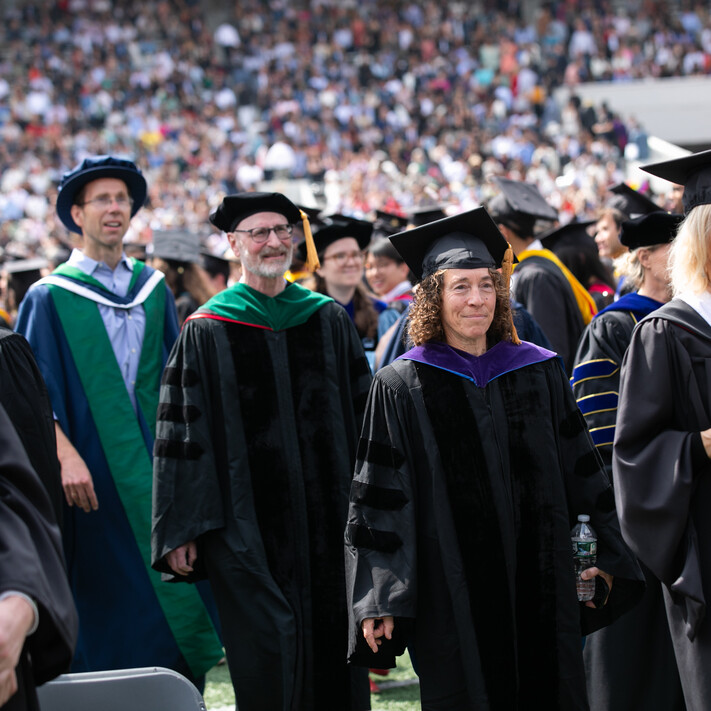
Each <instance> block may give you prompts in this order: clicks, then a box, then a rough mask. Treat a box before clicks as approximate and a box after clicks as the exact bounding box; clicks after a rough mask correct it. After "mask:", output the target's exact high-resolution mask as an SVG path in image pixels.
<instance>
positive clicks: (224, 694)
mask: <svg viewBox="0 0 711 711" xmlns="http://www.w3.org/2000/svg"><path fill="white" fill-rule="evenodd" d="M373 679H374V680H375V683H376V684H378V686H380V687H381V688H382V691H381V692H380V693H379V694H373V695H372V696H371V704H372V707H373V711H419V708H420V689H419V686H418V685H417V683H414V684H409V685H407V686H397V687H395V688H392V689H388V688H387V686H388V684H390V683H392V682H403V681H412V680H416V679H417V677H416V676H415V672H414V671H413V670H412V664H410V657H409V656H407V653H405V655H404V656H402V657H399V658H398V667H397V669H392V670H391V671H390V674H389V675H388V676H386V677H382V676H375V675H373ZM383 687H385V688H383ZM204 697H205V706H207V710H208V711H230V710H233V709H234V705H235V696H234V692H233V691H232V684H231V683H230V675H229V672H228V671H227V665H223V666H220V667H215V668H214V669H212V670H211V671H210V672H209V673H208V675H207V684H206V685H205V694H204Z"/></svg>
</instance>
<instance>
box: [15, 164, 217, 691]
mask: <svg viewBox="0 0 711 711" xmlns="http://www.w3.org/2000/svg"><path fill="white" fill-rule="evenodd" d="M145 197H146V181H145V179H144V178H143V175H142V174H141V172H140V171H139V169H138V168H137V167H136V166H135V165H134V163H132V162H131V161H129V160H125V159H122V158H117V157H113V156H93V157H89V158H86V159H85V160H84V161H82V163H81V164H79V165H78V166H77V167H76V168H75V169H74V170H72V171H71V172H69V173H67V174H65V175H64V177H63V178H62V181H61V184H60V187H59V194H58V196H57V214H58V216H59V218H60V220H61V221H62V222H63V223H64V225H65V226H66V227H67V229H69V230H70V231H72V232H74V233H76V234H78V235H81V239H82V247H81V249H75V250H74V251H73V252H72V254H71V256H70V257H69V259H68V261H67V262H66V263H65V264H62V265H60V266H59V267H58V268H57V269H56V270H55V271H54V272H53V273H52V274H51V275H50V276H49V277H46V278H44V279H41V280H40V281H39V282H37V283H36V284H35V285H34V286H33V287H32V288H31V289H30V290H29V292H28V293H27V296H26V297H25V299H24V301H23V302H22V304H21V307H20V311H19V315H18V322H17V330H18V331H19V332H21V333H23V334H24V335H25V337H26V338H27V340H28V341H29V343H30V345H31V346H32V349H33V351H34V353H35V356H36V358H37V363H38V365H39V368H40V370H41V372H42V375H43V377H44V379H45V381H46V383H47V388H48V391H49V396H50V401H51V405H52V409H53V411H54V418H55V431H56V436H57V454H58V457H59V461H60V465H61V477H62V487H63V490H64V497H65V499H66V503H67V506H66V507H65V510H64V517H63V518H64V544H65V554H66V558H67V564H68V572H69V579H70V581H71V584H72V592H73V594H74V597H75V600H76V604H77V609H78V612H79V620H80V625H79V629H80V634H79V641H78V644H77V651H76V656H75V660H74V664H73V667H72V669H73V671H96V670H104V669H118V668H126V667H143V666H165V667H169V668H172V669H175V670H176V671H179V672H181V673H183V674H185V675H186V676H188V677H189V678H191V679H193V680H195V681H197V682H198V684H199V683H200V677H202V676H203V675H204V673H205V672H206V671H207V670H208V669H210V668H211V667H212V666H213V665H214V664H215V663H216V662H217V661H218V660H219V659H220V657H221V654H222V648H221V644H220V642H219V638H218V636H217V634H216V632H215V629H214V626H213V624H212V622H211V620H210V618H209V615H208V613H207V611H206V608H205V605H204V604H203V601H202V599H201V596H200V594H199V593H198V591H197V590H196V589H195V588H193V587H190V588H188V587H187V586H185V588H182V587H181V588H180V589H178V588H176V587H175V586H168V585H165V584H164V583H162V582H161V579H160V575H159V574H158V573H156V572H155V571H154V570H153V569H152V568H151V565H150V563H151V559H150V530H151V487H152V456H151V455H152V450H153V440H154V437H155V419H156V410H157V408H158V388H159V385H160V376H161V372H162V369H163V366H164V364H165V361H166V359H167V356H168V353H169V351H170V348H171V347H172V345H173V343H174V341H175V339H176V338H177V335H178V327H177V319H176V315H175V305H174V302H173V298H172V295H171V294H170V292H169V291H168V289H167V288H166V285H165V280H164V277H163V274H162V273H161V272H157V271H155V270H153V269H152V268H150V267H148V266H146V265H144V264H143V263H142V262H139V261H137V260H135V259H129V258H127V257H126V255H125V254H124V252H123V246H122V239H123V236H124V234H125V233H126V231H127V230H128V227H129V223H130V221H131V218H132V217H133V216H134V215H135V213H136V212H137V211H138V210H139V209H140V208H141V207H142V205H143V202H144V200H145Z"/></svg>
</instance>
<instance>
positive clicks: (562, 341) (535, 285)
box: [489, 178, 597, 375]
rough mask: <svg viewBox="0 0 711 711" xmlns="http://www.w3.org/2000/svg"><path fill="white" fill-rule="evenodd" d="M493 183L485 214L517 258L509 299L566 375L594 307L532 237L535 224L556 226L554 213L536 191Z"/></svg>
mask: <svg viewBox="0 0 711 711" xmlns="http://www.w3.org/2000/svg"><path fill="white" fill-rule="evenodd" d="M497 183H498V185H499V187H500V188H501V193H500V194H499V195H497V196H496V197H494V198H493V199H492V200H491V202H490V203H489V211H490V213H491V216H492V218H493V219H494V221H495V222H496V223H497V224H498V226H499V229H500V230H501V232H502V233H503V235H504V237H505V238H506V239H507V240H508V242H509V243H510V244H511V247H512V248H513V251H514V254H515V255H516V257H517V258H518V262H519V263H518V264H517V265H516V267H515V273H514V277H513V282H512V284H513V287H512V293H513V297H514V298H515V299H516V301H519V302H520V303H521V304H523V306H524V308H525V309H526V310H527V311H528V312H529V313H530V314H531V316H533V318H534V319H535V321H536V323H538V325H539V326H540V327H541V328H542V329H543V332H544V333H545V334H546V336H547V338H548V340H549V341H550V342H551V344H552V345H553V350H555V351H556V352H557V353H558V355H559V356H560V357H561V358H562V359H563V363H564V364H565V369H566V372H567V373H568V374H569V375H570V373H571V371H572V369H573V357H574V356H575V349H576V347H577V345H578V339H579V338H580V334H581V333H582V332H583V329H584V328H585V326H586V325H587V324H588V323H590V321H591V320H592V317H593V316H594V315H595V313H597V307H596V306H595V302H594V300H593V298H592V296H591V295H590V294H589V293H588V291H587V289H586V288H585V286H584V285H582V284H581V283H580V282H579V281H578V280H577V279H576V278H575V276H573V274H572V273H571V272H570V271H569V270H568V269H567V268H566V266H565V265H564V264H563V263H562V262H561V261H560V260H559V259H558V257H556V255H555V254H554V253H553V252H552V251H551V250H549V249H545V248H544V246H543V245H542V244H541V242H540V240H539V239H537V238H536V237H535V236H534V228H535V226H536V224H537V223H538V222H539V221H542V220H543V221H547V222H553V221H556V220H557V219H558V213H557V212H556V211H555V210H554V209H553V208H552V207H551V206H550V205H548V203H546V201H545V200H544V199H543V196H542V195H541V194H540V192H539V190H538V189H537V188H536V186H535V185H532V184H530V183H520V182H516V181H514V180H506V179H504V178H497Z"/></svg>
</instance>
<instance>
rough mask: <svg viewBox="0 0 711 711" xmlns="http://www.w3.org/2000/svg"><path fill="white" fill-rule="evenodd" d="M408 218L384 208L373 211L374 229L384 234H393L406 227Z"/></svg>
mask: <svg viewBox="0 0 711 711" xmlns="http://www.w3.org/2000/svg"><path fill="white" fill-rule="evenodd" d="M407 224H408V219H407V217H403V216H402V215H397V214H395V213H394V212H387V211H386V210H376V211H375V229H377V230H380V231H381V232H384V233H385V234H386V235H394V234H397V233H398V232H401V231H402V230H404V229H405V228H406V227H407Z"/></svg>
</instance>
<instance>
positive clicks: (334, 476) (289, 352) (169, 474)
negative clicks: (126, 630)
mask: <svg viewBox="0 0 711 711" xmlns="http://www.w3.org/2000/svg"><path fill="white" fill-rule="evenodd" d="M299 216H300V213H299V210H298V209H297V208H296V207H295V206H294V205H293V204H292V203H291V202H290V201H289V200H288V199H287V198H286V197H284V196H283V195H280V194H277V193H244V194H238V195H232V196H228V197H226V198H225V199H224V201H223V202H222V204H221V206H220V207H219V208H218V210H217V211H216V212H215V213H213V215H212V216H211V221H212V223H213V224H214V225H215V226H217V227H218V228H220V229H222V230H223V231H225V232H226V233H227V236H228V239H229V240H230V243H231V245H232V248H233V250H234V251H235V253H238V254H239V256H240V258H241V261H242V265H243V269H244V271H243V277H242V281H241V282H240V283H239V284H236V285H234V286H232V287H230V288H228V289H226V290H225V291H223V292H221V293H220V294H218V295H216V296H215V297H213V298H212V299H211V300H210V301H208V302H207V303H206V304H205V305H204V306H203V307H201V308H200V309H198V311H197V312H196V313H195V314H193V315H192V316H190V317H189V318H188V319H187V321H186V323H185V326H184V327H183V330H182V333H181V335H180V338H179V339H178V341H177V343H176V345H175V347H174V348H173V351H172V353H171V355H170V358H169V361H168V364H167V367H166V369H165V372H164V375H163V381H162V387H161V394H160V407H159V411H158V433H157V440H156V445H155V464H154V516H153V521H154V525H153V560H154V567H156V569H158V570H161V571H163V572H166V573H170V574H172V575H174V576H175V578H176V579H182V580H194V579H197V578H199V577H202V576H206V577H207V578H208V579H209V581H210V584H211V587H212V589H213V591H214V594H215V599H216V601H217V606H218V611H219V615H220V621H221V624H222V632H223V638H224V642H225V650H226V654H227V662H228V665H229V670H230V675H231V678H232V683H233V686H234V690H235V696H236V700H237V705H238V707H239V709H240V711H254V710H260V711H261V709H270V711H279V710H283V711H298V710H301V709H303V710H304V711H306V710H307V709H308V710H309V711H311V710H317V711H318V710H323V711H326V710H328V711H331V709H343V710H345V711H347V710H348V709H354V710H355V711H362V710H363V709H368V708H370V703H369V694H368V679H367V672H365V671H364V670H361V669H351V668H349V667H348V665H347V645H348V615H347V608H346V597H345V572H344V562H343V546H342V541H343V528H344V526H345V521H346V513H347V508H348V491H349V487H350V482H351V479H352V474H353V466H354V462H355V450H356V443H357V439H358V432H359V430H360V426H361V422H362V416H363V410H364V406H365V400H366V397H367V391H368V387H369V385H370V380H371V378H370V371H369V367H368V363H367V361H366V359H365V355H364V352H363V348H362V346H361V344H360V339H359V337H358V334H357V332H356V330H355V328H354V326H353V324H352V322H351V320H350V318H349V316H348V313H347V312H346V311H345V310H344V309H343V308H341V307H340V306H338V305H337V304H336V303H334V301H333V300H332V299H331V298H329V297H327V296H324V295H322V294H317V293H315V292H312V291H309V290H308V289H306V288H304V287H302V286H300V285H299V284H288V283H287V282H286V281H285V280H284V278H283V273H284V272H285V271H286V270H287V269H288V267H289V264H290V263H291V252H292V249H293V247H292V245H291V241H290V237H291V232H292V230H291V228H290V226H291V225H292V224H293V223H294V222H296V220H298V219H299ZM305 227H307V223H306V224H305ZM307 232H308V234H310V231H308V230H307ZM307 237H308V235H307ZM312 254H313V255H315V250H313V253H311V251H309V258H312ZM311 268H312V269H313V265H311Z"/></svg>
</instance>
